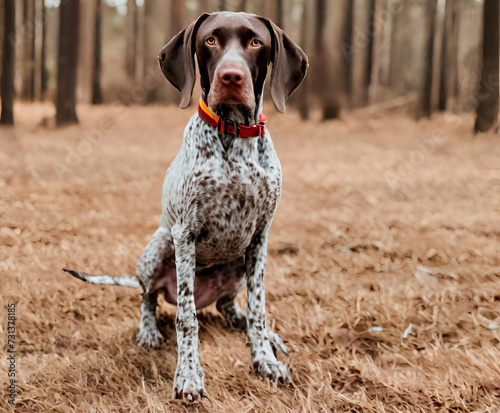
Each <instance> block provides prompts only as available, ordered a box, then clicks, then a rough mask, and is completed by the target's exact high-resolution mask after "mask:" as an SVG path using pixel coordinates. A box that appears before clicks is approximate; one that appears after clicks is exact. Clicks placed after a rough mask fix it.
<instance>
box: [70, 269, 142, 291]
mask: <svg viewBox="0 0 500 413" xmlns="http://www.w3.org/2000/svg"><path fill="white" fill-rule="evenodd" d="M63 271H66V272H69V273H70V274H71V275H72V276H73V277H76V278H78V279H79V280H82V281H87V282H89V283H92V284H101V285H120V286H122V287H132V288H137V289H139V290H141V291H142V286H141V284H140V283H139V279H138V278H137V277H135V276H133V277H112V276H111V275H90V274H86V273H84V272H76V271H73V270H68V269H66V268H63Z"/></svg>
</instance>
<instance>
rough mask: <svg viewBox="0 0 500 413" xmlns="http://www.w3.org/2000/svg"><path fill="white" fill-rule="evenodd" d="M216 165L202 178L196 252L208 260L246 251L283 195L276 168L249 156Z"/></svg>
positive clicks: (217, 260) (231, 257) (233, 256)
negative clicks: (265, 166)
mask: <svg viewBox="0 0 500 413" xmlns="http://www.w3.org/2000/svg"><path fill="white" fill-rule="evenodd" d="M214 166H215V167H214V168H213V169H211V168H210V171H208V173H207V175H206V176H204V177H203V178H201V179H200V181H199V186H200V189H201V190H200V191H199V192H200V200H199V202H198V208H199V213H198V214H197V215H198V217H199V219H200V222H201V226H200V231H199V235H198V238H197V243H196V255H197V260H198V261H199V262H202V263H206V264H213V263H223V262H228V261H232V260H234V259H236V258H238V257H239V256H241V255H243V254H244V252H245V249H246V248H247V247H248V245H249V244H250V241H251V240H252V237H253V235H254V234H255V232H256V230H258V229H261V228H262V227H264V226H265V225H266V224H267V223H268V222H269V221H270V219H271V218H272V216H273V214H274V211H275V209H276V206H277V203H278V200H279V196H280V175H279V171H277V170H275V169H274V168H271V169H266V168H262V166H261V165H260V164H259V163H258V162H256V161H253V160H248V159H247V160H233V161H231V160H228V161H225V162H222V163H218V164H215V165H214ZM201 194H203V195H201Z"/></svg>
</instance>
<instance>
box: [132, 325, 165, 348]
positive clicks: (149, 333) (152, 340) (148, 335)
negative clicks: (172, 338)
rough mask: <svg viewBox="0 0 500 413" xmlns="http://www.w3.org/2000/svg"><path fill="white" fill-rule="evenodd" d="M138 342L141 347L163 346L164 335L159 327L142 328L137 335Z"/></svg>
mask: <svg viewBox="0 0 500 413" xmlns="http://www.w3.org/2000/svg"><path fill="white" fill-rule="evenodd" d="M135 339H136V340H137V344H138V345H139V346H141V347H149V348H156V349H158V348H161V345H162V343H163V336H162V335H161V333H160V332H159V331H158V329H141V330H139V332H138V333H137V335H136V336H135Z"/></svg>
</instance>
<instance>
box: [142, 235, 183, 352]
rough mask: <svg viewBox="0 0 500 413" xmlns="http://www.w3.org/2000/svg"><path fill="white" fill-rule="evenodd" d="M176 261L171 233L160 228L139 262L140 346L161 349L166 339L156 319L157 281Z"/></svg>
mask: <svg viewBox="0 0 500 413" xmlns="http://www.w3.org/2000/svg"><path fill="white" fill-rule="evenodd" d="M174 260H175V255H174V245H173V242H172V238H171V235H170V233H169V232H168V231H167V230H166V229H165V228H163V227H159V228H158V229H157V230H156V232H155V233H154V234H153V236H152V237H151V240H150V241H149V243H148V245H147V246H146V248H145V250H144V252H143V253H142V255H141V257H140V258H139V260H138V261H137V276H138V278H139V280H140V283H141V285H142V287H143V294H142V302H141V321H140V323H139V332H138V333H137V336H136V339H137V343H138V344H139V345H140V346H146V347H153V348H159V347H160V346H161V343H162V342H163V336H162V335H161V333H160V331H159V330H158V323H157V320H156V307H157V306H158V301H157V299H158V292H157V290H156V289H155V281H156V280H157V279H158V278H160V277H161V275H162V274H163V272H164V271H166V270H168V268H169V267H171V266H173V265H175V264H174V262H175V261H174Z"/></svg>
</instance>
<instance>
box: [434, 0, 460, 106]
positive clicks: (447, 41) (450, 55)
mask: <svg viewBox="0 0 500 413" xmlns="http://www.w3.org/2000/svg"><path fill="white" fill-rule="evenodd" d="M459 24H460V22H459V14H458V4H457V0H446V7H445V21H444V32H443V47H442V64H441V73H440V87H439V106H438V107H439V109H440V110H453V109H454V108H455V105H456V97H457V66H458V29H459Z"/></svg>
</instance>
